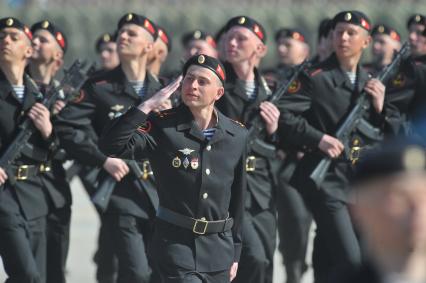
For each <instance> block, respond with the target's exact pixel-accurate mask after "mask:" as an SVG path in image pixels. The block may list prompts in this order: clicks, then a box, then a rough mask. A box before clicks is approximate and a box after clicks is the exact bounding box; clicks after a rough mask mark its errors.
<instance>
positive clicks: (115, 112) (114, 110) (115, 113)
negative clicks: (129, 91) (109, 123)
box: [108, 104, 124, 120]
mask: <svg viewBox="0 0 426 283" xmlns="http://www.w3.org/2000/svg"><path fill="white" fill-rule="evenodd" d="M110 109H111V112H109V113H108V118H110V119H111V120H112V119H114V118H117V117H120V116H121V115H123V113H122V110H123V109H124V105H121V104H116V105H114V106H111V108H110Z"/></svg>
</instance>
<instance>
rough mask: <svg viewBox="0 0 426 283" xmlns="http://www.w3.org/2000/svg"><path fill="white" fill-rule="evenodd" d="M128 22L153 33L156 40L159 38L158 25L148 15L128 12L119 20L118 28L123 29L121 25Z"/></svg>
mask: <svg viewBox="0 0 426 283" xmlns="http://www.w3.org/2000/svg"><path fill="white" fill-rule="evenodd" d="M126 24H135V25H138V26H141V27H143V28H144V29H145V30H146V31H147V32H148V33H149V34H150V35H152V37H153V38H154V41H155V40H156V39H157V27H156V26H155V24H154V23H153V22H152V21H151V20H150V19H148V18H147V17H144V16H141V15H138V14H134V13H127V14H125V15H124V16H122V17H121V19H120V20H119V21H118V25H117V27H118V30H119V29H121V27H122V26H124V25H126Z"/></svg>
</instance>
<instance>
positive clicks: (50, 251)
mask: <svg viewBox="0 0 426 283" xmlns="http://www.w3.org/2000/svg"><path fill="white" fill-rule="evenodd" d="M70 222H71V207H70V206H65V207H62V208H56V209H53V210H51V211H50V213H49V215H48V216H47V227H46V237H47V280H46V282H47V283H65V282H66V280H65V271H66V270H65V267H66V261H67V257H68V249H69V242H70Z"/></svg>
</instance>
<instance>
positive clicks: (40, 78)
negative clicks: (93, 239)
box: [28, 20, 71, 283]
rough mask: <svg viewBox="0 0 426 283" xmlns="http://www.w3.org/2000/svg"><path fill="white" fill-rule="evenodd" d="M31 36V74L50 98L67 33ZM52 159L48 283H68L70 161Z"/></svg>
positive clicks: (39, 29) (48, 27)
mask: <svg viewBox="0 0 426 283" xmlns="http://www.w3.org/2000/svg"><path fill="white" fill-rule="evenodd" d="M31 32H32V33H33V39H32V43H33V55H32V57H31V61H30V64H29V65H28V71H29V74H30V75H31V77H32V78H33V79H34V80H35V81H36V83H37V84H38V87H39V88H40V90H41V92H42V93H43V94H46V93H47V92H48V91H49V89H51V88H55V87H57V86H58V85H59V82H58V81H56V80H55V79H54V77H55V75H56V74H57V72H58V71H59V70H60V68H61V67H62V65H63V57H64V54H65V52H66V50H67V46H68V44H67V43H68V42H67V39H66V37H65V35H64V33H63V32H62V31H61V30H60V29H59V28H58V27H57V26H56V25H54V24H53V23H52V22H50V21H47V20H44V21H40V22H38V23H35V24H34V25H33V26H32V27H31ZM62 98H64V97H62ZM64 105H65V104H64V102H63V101H62V100H58V101H57V102H56V104H55V105H54V106H55V107H54V109H53V111H52V112H53V113H54V114H57V113H59V111H60V110H61V109H62V108H63V107H64ZM53 123H54V120H53ZM49 158H50V159H51V166H50V168H51V169H50V171H49V172H47V173H46V174H45V176H46V178H50V181H51V182H52V183H53V184H54V189H55V190H54V191H51V190H48V193H49V196H50V199H51V200H52V202H51V205H50V207H49V215H48V216H47V231H46V237H47V280H46V282H47V283H63V282H65V265H66V259H67V256H68V247H69V232H70V220H71V189H70V186H69V184H68V182H67V180H66V179H65V170H64V168H63V166H62V163H63V162H64V161H65V159H66V156H65V153H64V152H60V151H55V152H51V153H50V157H49Z"/></svg>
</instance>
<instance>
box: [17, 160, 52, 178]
mask: <svg viewBox="0 0 426 283" xmlns="http://www.w3.org/2000/svg"><path fill="white" fill-rule="evenodd" d="M11 169H12V172H14V176H15V180H16V181H22V180H26V179H28V178H31V177H35V176H37V175H38V174H40V173H46V172H49V171H50V170H51V168H50V165H48V164H38V165H19V166H12V168H11Z"/></svg>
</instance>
